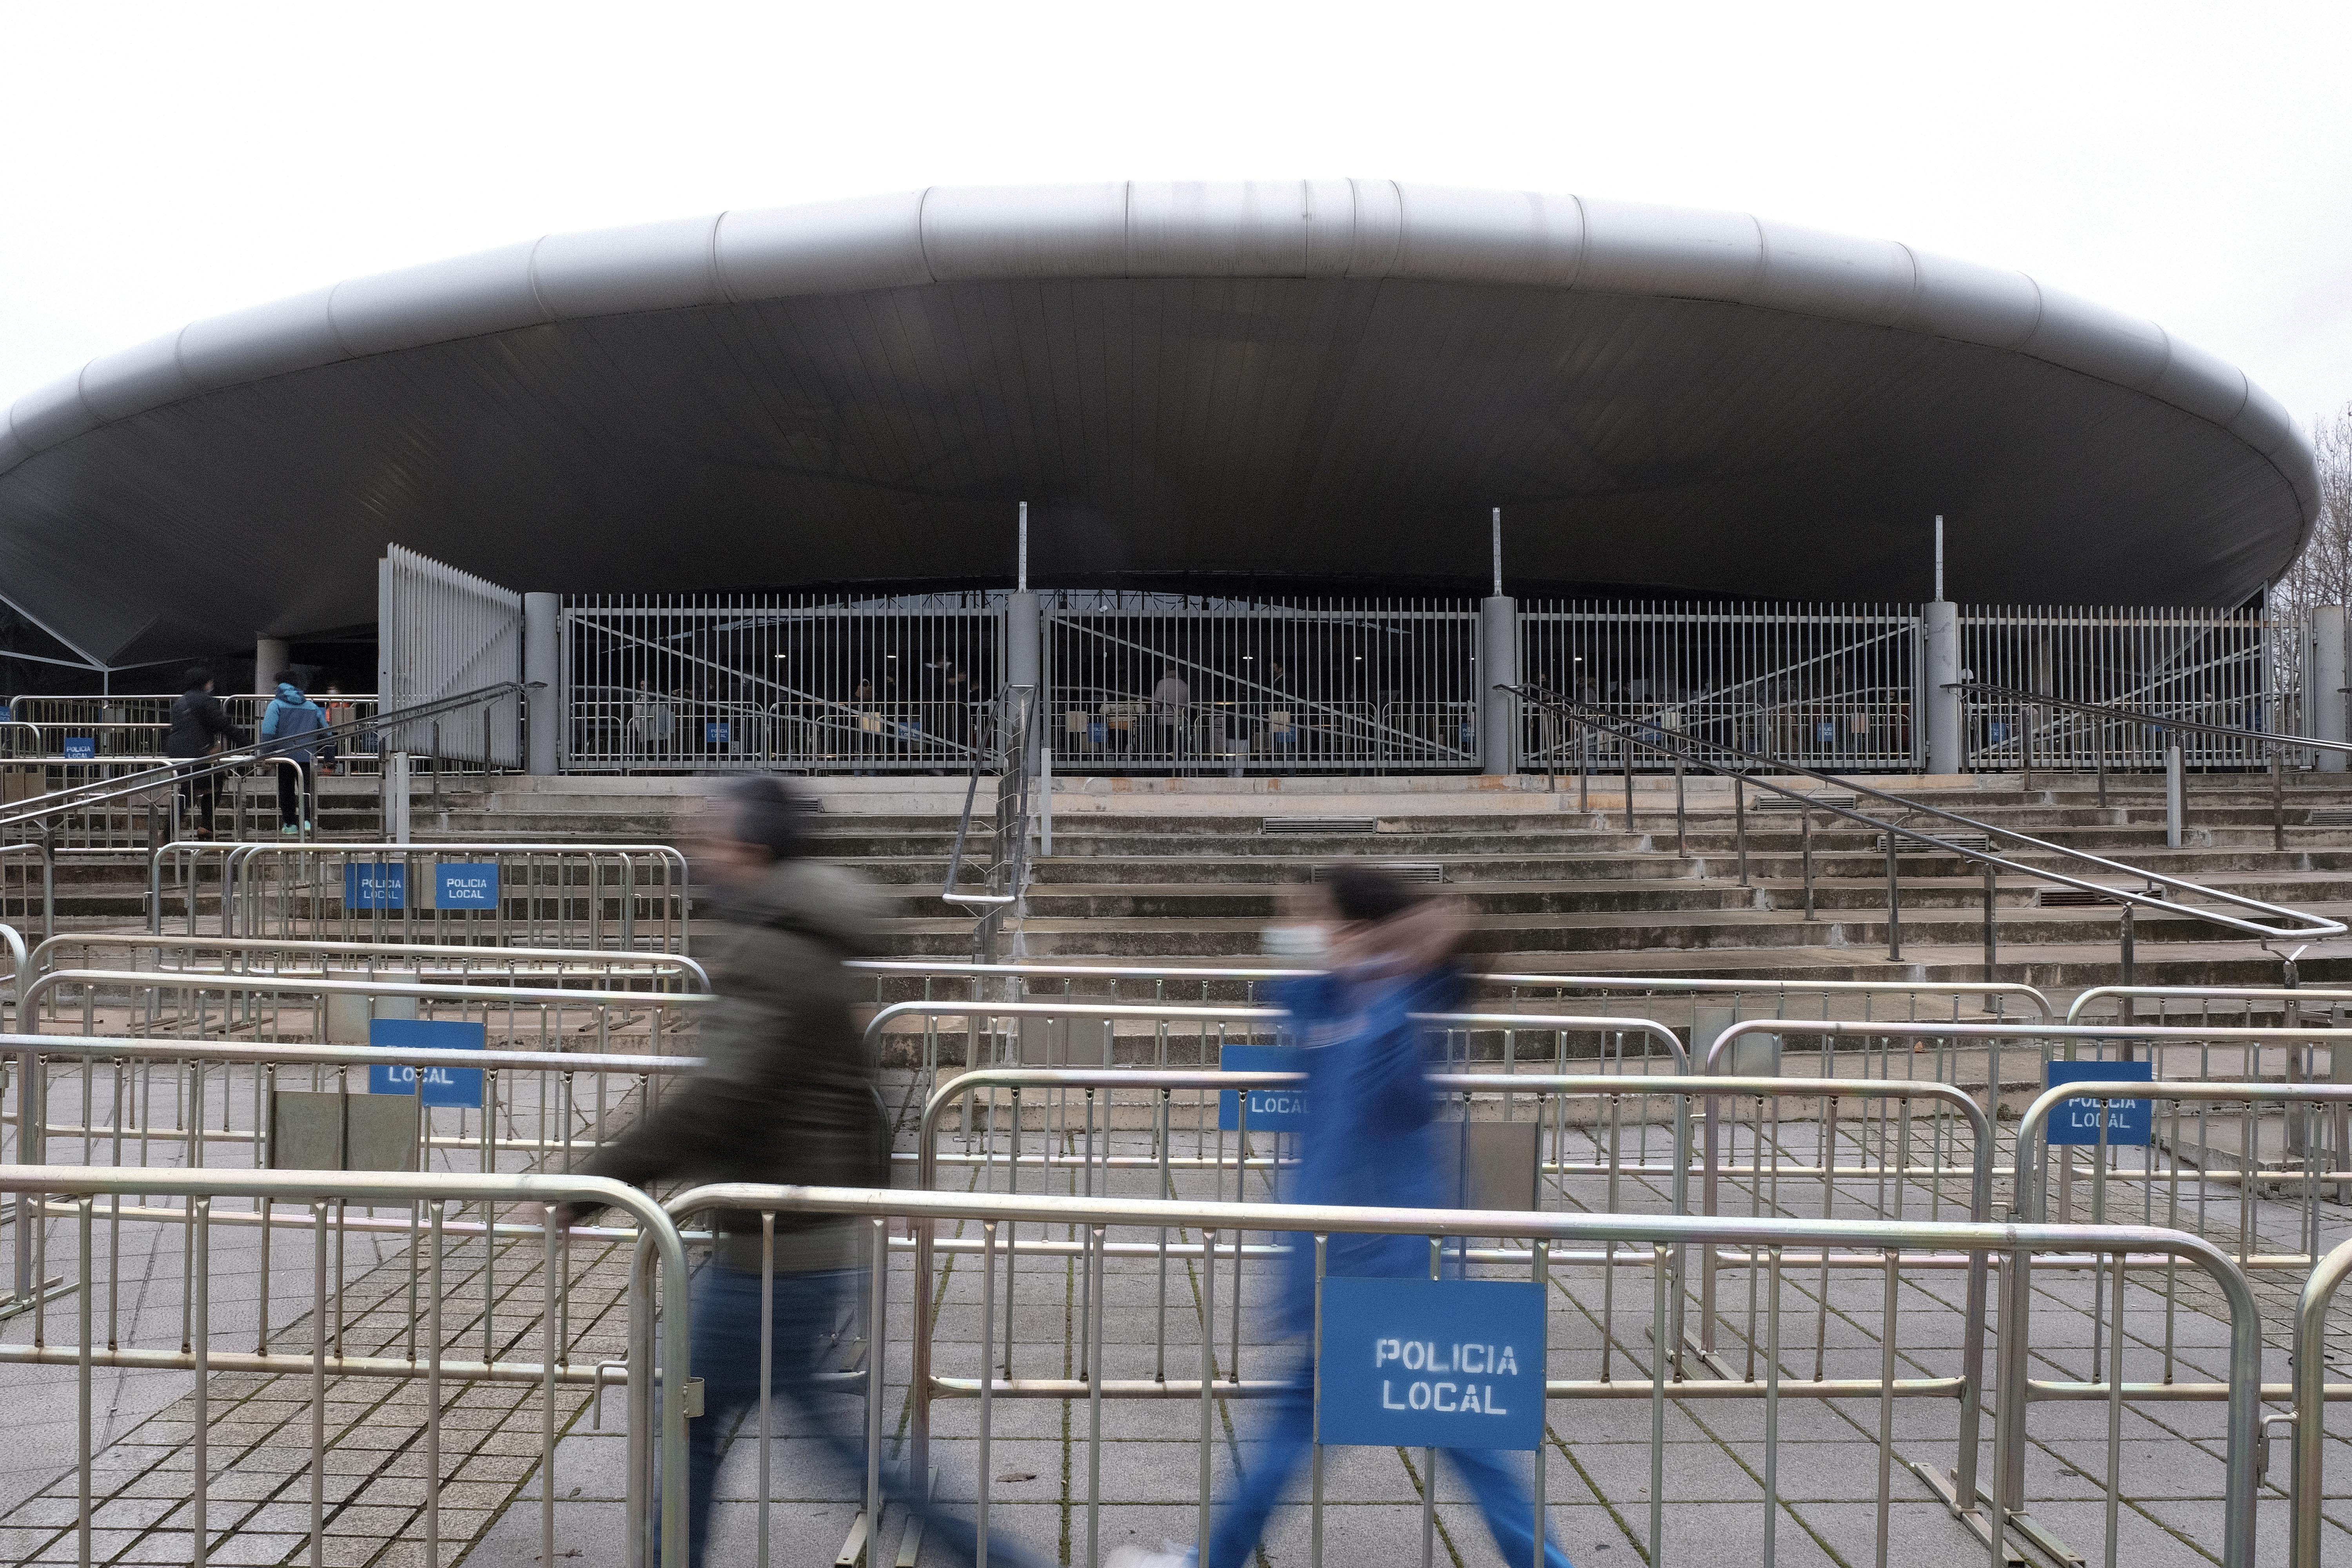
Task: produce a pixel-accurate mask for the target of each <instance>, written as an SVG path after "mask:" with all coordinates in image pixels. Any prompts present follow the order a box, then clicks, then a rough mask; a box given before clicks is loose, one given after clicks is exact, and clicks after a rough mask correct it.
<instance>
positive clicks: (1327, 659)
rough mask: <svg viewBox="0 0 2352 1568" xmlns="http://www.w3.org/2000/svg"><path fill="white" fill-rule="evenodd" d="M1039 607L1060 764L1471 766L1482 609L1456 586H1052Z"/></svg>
mask: <svg viewBox="0 0 2352 1568" xmlns="http://www.w3.org/2000/svg"><path fill="white" fill-rule="evenodd" d="M1044 619H1045V625H1044V628H1043V629H1044V641H1045V681H1046V688H1047V690H1048V692H1049V693H1050V700H1049V701H1048V703H1047V705H1046V708H1045V715H1046V723H1045V734H1046V743H1047V745H1048V746H1049V747H1050V748H1051V751H1052V755H1053V758H1054V766H1055V768H1056V769H1057V770H1059V771H1061V772H1065V773H1232V774H1243V773H1448V772H1456V773H1458V772H1462V771H1465V770H1475V768H1476V767H1477V766H1478V732H1477V731H1478V681H1477V664H1478V612H1477V608H1476V606H1475V605H1472V604H1469V603H1467V602H1465V601H1462V600H1445V599H1364V600H1340V599H1318V600H1302V601H1295V602H1282V601H1275V600H1268V599H1226V598H1213V597H1204V596H1193V595H1171V594H1149V593H1129V592H1099V593H1092V592H1090V593H1076V592H1073V593H1066V594H1056V595H1048V596H1047V602H1046V604H1045V611H1044Z"/></svg>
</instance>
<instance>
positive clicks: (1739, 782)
mask: <svg viewBox="0 0 2352 1568" xmlns="http://www.w3.org/2000/svg"><path fill="white" fill-rule="evenodd" d="M1731 831H1732V836H1733V838H1734V839H1735V840H1736V841H1737V843H1738V846H1739V885H1740V886H1741V887H1743V888H1744V887H1746V886H1748V780H1747V777H1746V775H1744V774H1741V773H1734V774H1732V775H1731Z"/></svg>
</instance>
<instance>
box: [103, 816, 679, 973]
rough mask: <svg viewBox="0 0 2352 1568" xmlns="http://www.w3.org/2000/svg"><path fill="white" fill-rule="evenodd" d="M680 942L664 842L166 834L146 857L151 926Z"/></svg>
mask: <svg viewBox="0 0 2352 1568" xmlns="http://www.w3.org/2000/svg"><path fill="white" fill-rule="evenodd" d="M207 889H209V890H210V892H211V894H212V896H213V897H214V898H215V900H216V903H215V910H216V914H215V924H216V925H217V928H218V934H220V935H223V936H245V937H281V938H297V939H302V940H309V941H341V942H351V941H369V942H465V943H467V944H469V945H471V944H499V945H512V946H517V947H596V948H617V949H621V950H624V951H630V950H638V949H645V950H650V951H652V952H686V951H687V948H688V924H689V920H690V916H691V914H692V902H693V900H692V891H693V890H692V888H691V886H690V885H689V879H688V866H687V860H686V857H685V856H684V855H682V854H681V853H679V852H678V851H677V849H675V848H673V847H670V846H668V845H666V844H500V843H461V844H344V843H333V844H310V843H298V842H293V841H286V842H278V843H260V844H214V843H193V842H185V841H183V842H176V843H172V844H166V845H163V846H161V847H158V848H157V849H155V851H154V852H153V853H152V855H151V856H150V858H149V862H148V893H149V905H150V914H149V922H148V930H149V931H150V933H151V934H161V933H162V932H163V930H164V928H165V925H166V922H167V921H169V920H170V919H171V918H172V913H173V909H174V906H176V911H177V923H179V924H180V926H181V928H182V930H183V931H184V933H185V934H187V935H189V936H195V935H198V934H201V933H200V932H199V931H198V927H199V926H200V925H201V924H202V923H204V922H203V919H202V913H203V908H204V903H205V893H206V891H207Z"/></svg>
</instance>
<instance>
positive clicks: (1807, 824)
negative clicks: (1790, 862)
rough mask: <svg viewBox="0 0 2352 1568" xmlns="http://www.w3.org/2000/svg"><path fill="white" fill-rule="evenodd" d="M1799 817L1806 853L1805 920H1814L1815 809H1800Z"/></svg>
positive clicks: (1802, 841)
mask: <svg viewBox="0 0 2352 1568" xmlns="http://www.w3.org/2000/svg"><path fill="white" fill-rule="evenodd" d="M1797 817H1798V820H1799V821H1801V823H1803V824H1804V826H1802V827H1801V829H1800V830H1799V833H1798V837H1799V841H1800V842H1801V844H1802V845H1803V846H1804V851H1805V918H1806V919H1807V920H1811V919H1812V918H1813V808H1812V807H1811V806H1810V805H1807V806H1802V807H1801V808H1799V810H1798V812H1797Z"/></svg>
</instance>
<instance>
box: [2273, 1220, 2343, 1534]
mask: <svg viewBox="0 0 2352 1568" xmlns="http://www.w3.org/2000/svg"><path fill="white" fill-rule="evenodd" d="M2347 1274H2352V1241H2347V1242H2346V1243H2345V1244H2344V1245H2343V1246H2341V1247H2336V1249H2335V1250H2334V1251H2332V1252H2330V1253H2329V1254H2328V1255H2327V1256H2326V1257H2325V1258H2321V1259H2320V1260H2319V1263H2318V1265H2317V1266H2316V1267H2315V1268H2313V1269H2312V1271H2311V1278H2310V1279H2306V1280H2305V1281H2304V1286H2303V1294H2302V1296H2301V1297H2300V1298H2299V1299H2298V1300H2296V1302H2295V1310H2294V1473H2293V1475H2292V1477H2291V1479H2289V1482H2288V1488H2287V1495H2288V1497H2289V1499H2290V1500H2291V1501H2290V1504H2289V1507H2290V1510H2291V1512H2292V1517H2293V1523H2292V1525H2291V1526H2290V1529H2289V1534H2288V1541H2289V1550H2288V1552H2287V1563H2288V1565H2289V1568H2322V1564H2323V1563H2326V1556H2325V1554H2323V1553H2322V1552H2321V1551H2320V1547H2319V1540H2320V1531H2321V1528H2322V1526H2323V1524H2324V1523H2325V1521H2324V1520H2323V1519H2322V1517H2321V1510H2323V1508H2324V1507H2325V1505H2326V1500H2327V1498H2326V1482H2327V1464H2326V1461H2327V1426H2326V1421H2327V1403H2328V1395H2329V1390H2328V1387H2327V1350H2326V1342H2327V1314H2328V1311H2329V1310H2330V1309H2331V1308H2333V1307H2334V1306H2335V1304H2336V1292H2337V1291H2338V1290H2339V1289H2341V1288H2342V1286H2343V1284H2344V1277H2345V1276H2346V1275H2347Z"/></svg>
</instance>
